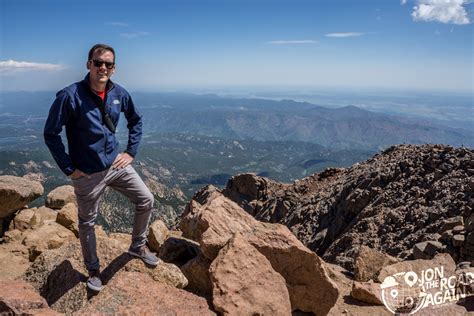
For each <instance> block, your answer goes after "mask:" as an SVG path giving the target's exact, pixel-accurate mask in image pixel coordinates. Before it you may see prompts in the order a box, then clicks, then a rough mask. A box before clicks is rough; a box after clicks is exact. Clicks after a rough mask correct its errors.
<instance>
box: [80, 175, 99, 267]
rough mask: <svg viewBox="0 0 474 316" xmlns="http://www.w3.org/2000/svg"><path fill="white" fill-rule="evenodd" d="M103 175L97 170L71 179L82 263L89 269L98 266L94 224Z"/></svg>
mask: <svg viewBox="0 0 474 316" xmlns="http://www.w3.org/2000/svg"><path fill="white" fill-rule="evenodd" d="M104 175H105V174H103V173H101V172H97V173H94V174H92V175H90V177H91V178H87V177H82V178H79V179H77V180H73V181H72V183H73V186H74V193H75V194H76V200H77V205H78V217H79V225H78V226H79V240H80V242H81V248H82V255H83V257H84V264H85V265H86V268H87V270H89V271H91V270H98V269H99V268H100V263H99V258H98V257H97V249H96V248H97V245H96V237H95V227H94V226H95V221H96V219H97V211H98V209H99V202H100V198H101V196H102V194H103V193H104V190H105V181H104Z"/></svg>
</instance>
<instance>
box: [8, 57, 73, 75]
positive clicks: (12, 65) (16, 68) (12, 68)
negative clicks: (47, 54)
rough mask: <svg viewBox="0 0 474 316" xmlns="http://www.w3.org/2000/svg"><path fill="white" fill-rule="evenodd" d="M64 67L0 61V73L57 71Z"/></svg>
mask: <svg viewBox="0 0 474 316" xmlns="http://www.w3.org/2000/svg"><path fill="white" fill-rule="evenodd" d="M65 68H66V67H65V66H63V65H58V64H44V63H32V62H28V61H16V60H12V59H10V60H5V61H0V73H3V74H4V73H13V72H24V71H48V72H51V71H58V70H62V69H65Z"/></svg>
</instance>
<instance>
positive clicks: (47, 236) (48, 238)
mask: <svg viewBox="0 0 474 316" xmlns="http://www.w3.org/2000/svg"><path fill="white" fill-rule="evenodd" d="M73 239H75V236H74V234H73V233H72V232H71V231H69V230H68V229H66V228H64V227H63V226H61V225H59V224H57V223H55V222H51V223H46V224H45V225H43V226H41V227H40V228H38V229H37V230H33V231H29V232H28V233H27V234H26V236H25V238H24V239H23V244H24V245H25V246H26V247H28V250H29V257H30V261H34V260H35V259H36V257H38V256H39V255H40V254H41V253H42V252H43V251H46V250H48V249H56V248H59V247H61V246H62V245H63V244H64V243H65V242H67V241H69V240H73Z"/></svg>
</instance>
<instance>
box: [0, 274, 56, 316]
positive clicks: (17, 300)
mask: <svg viewBox="0 0 474 316" xmlns="http://www.w3.org/2000/svg"><path fill="white" fill-rule="evenodd" d="M0 314H2V315H31V314H38V315H39V314H41V315H59V314H58V313H56V312H54V311H53V310H51V309H50V308H49V307H48V304H47V303H46V300H45V299H44V298H42V297H41V296H40V295H39V294H38V293H37V292H36V291H35V289H34V288H33V287H32V286H31V285H30V284H28V283H26V282H25V281H16V280H0Z"/></svg>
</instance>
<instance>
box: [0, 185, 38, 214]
mask: <svg viewBox="0 0 474 316" xmlns="http://www.w3.org/2000/svg"><path fill="white" fill-rule="evenodd" d="M43 190H44V189H43V186H42V185H41V183H39V182H37V181H30V180H27V179H25V178H20V177H14V176H0V218H3V217H7V216H8V215H10V214H13V213H14V212H15V211H17V210H19V209H21V208H23V207H24V206H25V205H27V204H28V203H30V202H31V201H34V200H36V199H37V198H39V197H40V196H41V195H42V194H43Z"/></svg>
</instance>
